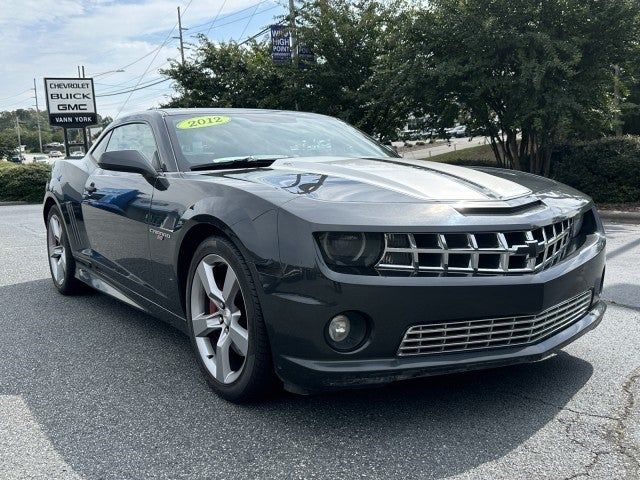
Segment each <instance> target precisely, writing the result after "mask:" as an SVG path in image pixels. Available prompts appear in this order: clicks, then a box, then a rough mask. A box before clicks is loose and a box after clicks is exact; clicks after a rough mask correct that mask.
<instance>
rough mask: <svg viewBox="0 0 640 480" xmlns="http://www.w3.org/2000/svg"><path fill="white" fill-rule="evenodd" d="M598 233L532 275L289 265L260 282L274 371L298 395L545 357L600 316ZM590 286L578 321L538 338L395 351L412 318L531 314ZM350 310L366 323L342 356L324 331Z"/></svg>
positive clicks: (601, 264) (441, 319)
mask: <svg viewBox="0 0 640 480" xmlns="http://www.w3.org/2000/svg"><path fill="white" fill-rule="evenodd" d="M604 244H605V241H604V237H603V236H602V235H600V234H594V235H591V236H589V237H588V239H587V241H586V242H585V244H584V245H582V247H581V248H580V250H578V251H577V252H575V253H574V254H572V255H571V256H569V257H568V258H566V259H564V260H563V261H562V262H560V263H559V264H558V265H555V266H554V267H551V268H549V269H547V270H545V271H542V272H540V273H537V274H531V275H517V276H503V277H499V276H491V277H489V276H487V277H461V278H455V277H435V278H429V277H366V276H358V275H345V274H338V273H335V272H332V271H329V270H327V269H324V268H323V267H322V266H319V267H318V268H316V269H302V268H297V269H292V270H291V271H290V272H288V274H287V275H286V276H285V277H284V278H283V279H281V280H280V281H278V282H275V283H272V284H269V283H268V282H263V286H265V285H266V287H267V288H265V291H264V292H262V296H263V298H262V299H261V300H262V305H263V311H264V314H265V318H266V319H267V320H268V321H267V327H268V330H269V336H270V339H271V346H272V351H273V354H274V363H275V366H276V372H277V373H278V375H279V376H280V378H281V379H282V380H283V381H284V383H285V386H286V388H287V389H289V390H292V391H296V392H314V391H321V390H330V389H340V388H349V387H356V386H365V385H372V384H380V383H387V382H391V381H395V380H401V379H407V378H414V377H420V376H427V375H435V374H442V373H449V372H457V371H465V370H472V369H480V368H491V367H496V366H502V365H509V364H516V363H524V362H532V361H537V360H540V359H543V358H545V357H547V356H549V355H551V354H553V353H554V352H556V351H557V350H559V349H561V348H563V347H564V346H565V345H567V344H568V343H570V342H572V341H573V340H575V339H577V338H578V337H580V336H581V335H582V334H584V333H586V332H587V331H589V330H590V329H592V328H594V327H595V326H597V325H598V323H599V322H600V321H601V319H602V317H603V314H604V311H605V308H606V307H605V305H604V303H603V302H601V301H600V290H601V286H602V278H603V275H604V265H605V251H604ZM587 290H591V291H592V292H593V300H592V304H591V306H590V307H589V311H588V313H587V314H586V315H584V316H583V317H582V318H580V319H578V320H576V321H575V322H574V323H572V324H571V325H569V326H568V327H566V328H564V329H562V330H560V331H559V332H557V333H555V334H554V335H553V336H551V337H548V338H546V339H543V340H542V341H540V342H538V343H536V344H531V345H524V346H518V347H499V348H495V349H492V350H481V351H480V350H479V351H469V352H459V353H447V354H433V355H424V356H412V357H399V356H397V349H398V346H399V345H400V342H401V340H402V338H403V336H404V334H405V332H406V330H407V329H408V328H409V327H410V326H412V325H417V324H428V323H431V322H433V323H441V322H446V321H460V320H471V319H482V318H500V317H507V316H513V315H535V314H538V313H540V312H542V311H544V310H546V309H547V308H549V307H552V306H554V305H557V304H559V303H561V302H563V301H564V300H567V299H569V298H572V297H574V296H576V295H579V294H581V293H583V292H585V291H587ZM346 310H356V311H359V312H363V313H364V314H366V315H367V316H368V317H369V318H370V319H371V321H372V325H373V328H372V331H371V334H370V337H369V339H368V340H367V342H366V343H365V344H364V345H363V346H362V347H361V348H360V349H358V350H357V351H355V352H351V353H346V354H345V353H338V352H336V351H335V350H333V349H331V348H330V347H329V346H328V344H327V342H326V341H325V335H324V329H325V326H326V325H327V322H328V321H329V320H330V319H331V318H332V317H333V316H335V315H337V314H339V313H341V312H344V311H346Z"/></svg>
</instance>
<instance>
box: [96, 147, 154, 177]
mask: <svg viewBox="0 0 640 480" xmlns="http://www.w3.org/2000/svg"><path fill="white" fill-rule="evenodd" d="M98 165H99V166H100V168H104V169H105V170H115V171H117V172H131V173H140V174H142V175H143V176H144V177H151V178H156V177H157V176H158V172H157V171H156V169H155V168H153V166H152V165H151V163H150V162H149V161H148V160H147V159H146V158H144V156H143V155H142V154H141V153H140V152H139V151H137V150H114V151H112V152H104V153H103V154H102V155H100V159H99V160H98Z"/></svg>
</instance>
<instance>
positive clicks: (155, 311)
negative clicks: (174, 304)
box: [76, 259, 188, 334]
mask: <svg viewBox="0 0 640 480" xmlns="http://www.w3.org/2000/svg"><path fill="white" fill-rule="evenodd" d="M76 260H79V261H78V263H77V268H76V278H77V279H78V280H80V281H81V282H84V283H86V284H87V285H89V286H90V287H92V288H94V289H95V290H98V291H99V292H102V293H105V294H107V295H109V296H110V297H113V298H115V299H116V300H120V301H121V302H123V303H126V304H127V305H129V306H131V307H133V308H136V309H138V310H141V311H143V312H145V313H148V314H149V315H151V316H153V317H156V318H158V319H160V320H162V321H163V322H165V323H168V324H169V325H171V326H173V327H174V328H177V329H178V330H180V331H181V332H183V333H185V334H188V329H187V321H186V320H185V319H184V318H183V317H180V316H178V315H175V314H174V313H172V312H170V311H169V310H167V309H166V308H164V307H161V306H160V305H158V304H157V303H154V302H152V301H151V300H148V299H146V298H144V297H142V296H141V295H138V294H137V293H135V292H132V291H131V290H129V289H128V288H126V287H124V286H122V285H120V284H119V283H118V282H116V281H114V280H112V279H107V278H105V277H104V276H103V275H101V274H100V273H99V272H97V271H95V269H92V268H90V267H87V266H86V265H85V264H84V263H83V262H82V260H80V259H76Z"/></svg>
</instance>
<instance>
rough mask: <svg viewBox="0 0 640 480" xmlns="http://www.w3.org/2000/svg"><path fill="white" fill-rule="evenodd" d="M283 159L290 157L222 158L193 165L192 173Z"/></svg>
mask: <svg viewBox="0 0 640 480" xmlns="http://www.w3.org/2000/svg"><path fill="white" fill-rule="evenodd" d="M281 158H290V155H247V156H241V157H222V158H216V159H215V160H213V161H211V162H207V163H199V164H196V165H191V167H190V169H191V171H196V170H222V169H225V168H228V167H236V168H244V167H248V166H255V164H256V163H258V164H259V163H266V164H271V163H272V162H275V161H276V160H280V159H281Z"/></svg>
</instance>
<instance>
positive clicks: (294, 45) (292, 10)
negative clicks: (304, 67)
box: [289, 0, 298, 66]
mask: <svg viewBox="0 0 640 480" xmlns="http://www.w3.org/2000/svg"><path fill="white" fill-rule="evenodd" d="M289 30H290V31H289V36H290V38H291V57H292V59H293V64H294V66H296V58H297V57H298V41H297V40H298V39H297V38H296V6H295V0H289Z"/></svg>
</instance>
